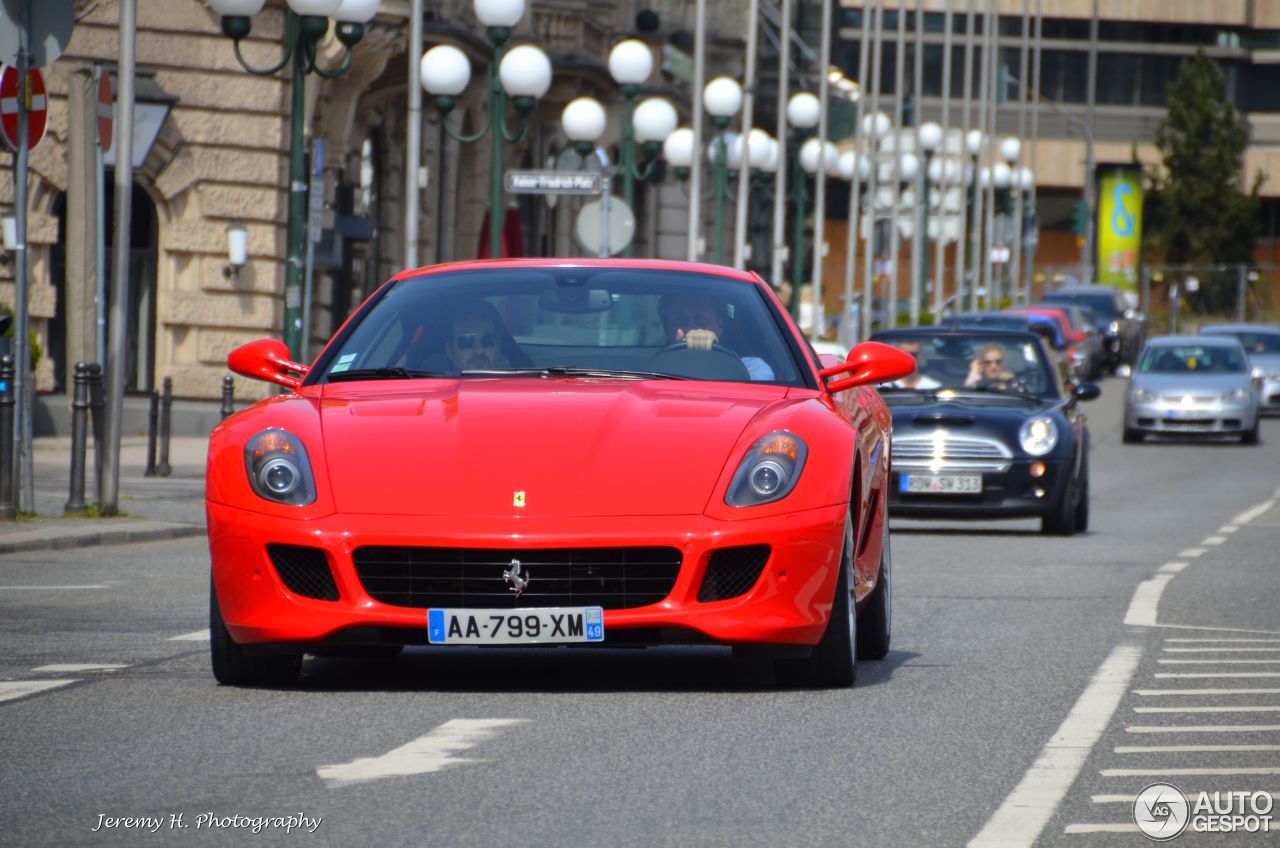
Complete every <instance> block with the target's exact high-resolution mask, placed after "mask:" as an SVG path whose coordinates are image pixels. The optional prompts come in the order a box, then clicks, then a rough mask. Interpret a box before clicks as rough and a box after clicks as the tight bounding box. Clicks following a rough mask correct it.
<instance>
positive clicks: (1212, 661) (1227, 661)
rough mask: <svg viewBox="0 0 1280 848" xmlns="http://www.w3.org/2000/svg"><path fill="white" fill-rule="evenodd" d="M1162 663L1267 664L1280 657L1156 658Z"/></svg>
mask: <svg viewBox="0 0 1280 848" xmlns="http://www.w3.org/2000/svg"><path fill="white" fill-rule="evenodd" d="M1156 662H1157V663H1159V664H1160V665H1203V664H1204V663H1214V664H1216V665H1267V664H1269V663H1280V659H1268V660H1223V659H1217V658H1204V659H1198V660H1156Z"/></svg>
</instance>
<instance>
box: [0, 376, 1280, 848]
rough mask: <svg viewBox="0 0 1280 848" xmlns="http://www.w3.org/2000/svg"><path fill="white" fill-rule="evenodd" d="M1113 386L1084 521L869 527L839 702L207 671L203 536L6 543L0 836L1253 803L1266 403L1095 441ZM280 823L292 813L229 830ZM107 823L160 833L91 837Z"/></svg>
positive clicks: (718, 821) (536, 668) (675, 684)
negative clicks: (1047, 526)
mask: <svg viewBox="0 0 1280 848" xmlns="http://www.w3.org/2000/svg"><path fill="white" fill-rule="evenodd" d="M1122 385H1123V384H1122V383H1121V382H1120V381H1115V380H1111V381H1108V382H1107V383H1106V384H1104V392H1105V394H1104V396H1103V398H1102V399H1100V400H1098V401H1096V402H1094V403H1093V404H1092V405H1091V406H1090V416H1091V426H1092V430H1093V448H1094V453H1093V462H1092V487H1093V524H1092V527H1091V530H1090V532H1089V533H1088V534H1086V535H1084V536H1079V537H1075V538H1069V539H1060V538H1049V537H1041V536H1040V535H1039V533H1038V532H1037V530H1038V523H1037V522H1027V521H1016V522H1004V523H996V524H986V525H973V524H956V523H948V524H937V523H930V522H917V521H909V522H908V521H899V522H895V523H894V526H893V529H894V536H893V545H894V564H895V575H894V576H895V585H894V589H895V593H894V599H895V610H894V624H895V632H894V640H893V651H892V652H891V653H890V655H889V656H888V657H887V658H886V659H885V660H884V661H881V662H877V663H870V662H868V663H864V664H863V665H862V666H861V667H860V670H859V678H858V685H857V686H856V687H855V688H854V689H852V690H849V691H842V692H810V691H803V690H795V689H789V688H785V687H780V686H778V685H777V684H776V683H775V682H774V679H773V676H772V672H771V670H770V669H769V668H768V667H766V666H763V665H758V664H750V663H740V662H735V661H734V660H732V659H731V658H730V656H729V653H728V652H727V651H725V650H721V649H674V648H673V649H661V650H655V649H650V650H646V651H623V650H600V651H567V650H518V651H501V652H499V651H476V650H470V649H454V650H452V651H436V652H432V651H429V650H423V649H416V650H413V651H410V652H407V653H406V654H405V655H404V656H402V657H400V658H398V659H395V660H377V661H371V660H363V661H354V660H351V661H340V660H318V659H313V660H309V661H308V663H307V664H306V665H305V666H304V677H303V679H302V682H301V685H300V686H299V687H298V688H297V689H295V690H292V691H271V690H265V691H264V690H258V691H253V690H238V689H229V688H223V687H219V686H217V685H216V684H215V683H214V681H213V679H212V677H211V676H210V674H209V669H208V657H207V648H208V643H207V642H205V641H197V640H196V639H198V637H199V635H200V631H202V630H203V629H204V628H205V626H206V624H207V603H208V601H207V587H208V577H207V569H208V558H207V552H206V550H205V548H204V545H203V542H201V541H200V540H187V541H182V542H173V543H153V544H147V545H133V546H122V547H113V548H101V549H93V550H81V551H67V552H56V553H47V554H39V555H14V556H10V557H5V558H0V722H2V724H0V727H2V728H3V729H2V730H0V844H13V845H23V846H26V845H57V846H67V845H187V844H192V845H208V844H231V845H240V844H254V845H270V844H298V845H354V844H375V845H385V846H395V845H406V846H498V845H502V846H520V848H526V846H527V847H528V848H533V847H534V846H564V845H573V844H577V845H596V844H599V845H610V846H646V848H647V846H665V845H671V846H722V845H723V846H730V845H732V846H792V845H801V844H803V845H810V846H849V845H858V846H863V845H865V846H933V845H965V844H968V843H970V841H971V840H975V839H976V840H977V841H976V842H975V844H980V845H988V844H991V845H995V844H1006V845H1030V844H1036V845H1055V846H1056V845H1064V846H1094V845H1104V846H1109V845H1143V844H1146V840H1145V839H1144V837H1142V836H1141V835H1140V834H1138V833H1136V832H1134V831H1133V829H1132V828H1133V823H1132V817H1131V816H1132V813H1131V810H1132V802H1131V800H1130V799H1131V798H1132V797H1133V795H1134V794H1135V793H1136V792H1137V791H1138V790H1140V789H1142V787H1143V786H1145V785H1147V784H1148V783H1152V782H1155V781H1157V780H1161V779H1165V778H1166V777H1167V778H1169V779H1171V780H1172V782H1174V783H1175V784H1179V785H1181V786H1182V788H1185V789H1190V790H1199V789H1215V788H1221V789H1248V790H1263V791H1267V792H1274V791H1277V790H1278V789H1280V750H1277V749H1278V748H1280V676H1271V677H1267V676H1261V677H1260V676H1257V675H1267V674H1272V672H1271V669H1275V672H1274V674H1280V659H1272V658H1273V657H1280V641H1275V640H1280V607H1277V605H1276V604H1275V602H1274V598H1275V597H1277V593H1278V592H1280V555H1278V554H1277V551H1280V507H1277V506H1274V505H1273V506H1272V507H1271V508H1270V509H1253V508H1254V507H1256V506H1258V505H1260V504H1263V505H1265V502H1267V501H1270V500H1273V499H1274V498H1275V497H1276V491H1277V486H1280V421H1268V422H1266V423H1265V424H1264V428H1263V444H1262V445H1261V446H1259V447H1242V446H1238V445H1234V444H1215V445H1204V444H1159V445H1155V444H1148V445H1142V446H1128V445H1123V446H1122V445H1121V444H1120V438H1119V434H1120V425H1119V421H1120V397H1119V391H1120V388H1121V386H1122ZM1195 551H1200V553H1195ZM1182 564H1185V565H1182ZM1140 585H1141V586H1142V587H1143V588H1142V589H1141V590H1140V591H1138V593H1137V597H1136V598H1135V590H1138V589H1139V587H1140ZM1153 595H1158V603H1155V602H1154V601H1153V597H1152V596H1153ZM1126 619H1127V620H1128V621H1129V622H1130V623H1128V624H1126ZM188 635H191V636H193V638H192V639H189V640H178V641H174V637H180V636H188ZM1186 640H1198V641H1186ZM1211 640H1260V641H1211ZM1267 640H1272V641H1267ZM1243 648H1252V649H1255V650H1251V651H1244V650H1241V649H1243ZM1193 649H1194V650H1193ZM1228 649H1230V650H1228ZM1256 649H1261V650H1256ZM57 664H95V665H111V666H119V667H118V668H111V669H97V670H94V669H83V668H81V669H75V668H56V667H55V668H45V667H47V666H55V665H57ZM1169 674H1178V675H1185V674H1192V675H1196V676H1194V677H1166V676H1165V675H1169ZM1205 674H1231V675H1248V676H1232V677H1205V676H1202V675H1205ZM54 681H74V682H68V683H62V684H57V685H55V684H54ZM41 684H47V685H48V687H49V688H46V689H44V690H42V691H36V692H33V693H32V694H28V695H25V696H23V697H17V696H16V695H17V694H18V693H19V692H27V691H30V690H31V688H32V687H34V686H38V685H41ZM1160 689H1168V690H1177V691H1178V692H1180V693H1185V694H1175V693H1163V692H1157V690H1160ZM1188 690H1190V691H1188ZM1195 690H1203V691H1195ZM1238 690H1254V691H1238ZM1152 692H1156V694H1150V693H1152ZM1144 693H1145V694H1144ZM1242 707H1252V708H1254V709H1241V708H1242ZM1153 708H1155V709H1156V711H1154V712H1153V711H1152V709H1153ZM1190 727H1195V728H1198V729H1195V730H1190V729H1185V728H1190ZM1249 728H1262V729H1249ZM1268 728H1269V729H1268ZM403 746H410V747H412V748H413V750H415V751H416V752H417V756H416V757H415V756H406V755H404V752H403V751H402V752H401V753H400V754H393V752H396V751H397V749H402V747H403ZM1228 746H1230V747H1228ZM1240 746H1244V747H1240ZM1189 748H1190V749H1195V750H1187V749H1189ZM1152 749H1156V750H1152ZM432 752H434V753H432ZM428 753H431V754H432V755H431V756H427V754H428ZM366 760H368V762H362V761H366ZM352 764H355V765H352ZM405 764H410V765H412V764H417V767H418V768H421V767H422V766H423V764H426V765H428V766H431V768H432V769H433V770H430V771H424V772H420V773H415V774H402V775H388V772H394V771H395V770H396V769H398V768H401V769H403V768H404V767H405ZM1170 775H1172V776H1171V777H1170ZM208 815H212V816H213V817H214V818H215V820H216V821H215V822H214V824H215V825H216V826H214V827H208V826H201V825H207V824H208V823H209V822H208V819H203V820H202V819H200V818H199V817H201V816H208ZM291 815H292V816H306V817H308V818H310V819H312V820H313V821H312V822H310V823H309V824H308V825H304V826H303V827H302V828H301V829H293V830H292V832H289V833H286V832H285V831H284V830H283V829H280V828H279V827H278V826H277V824H276V823H274V822H268V823H267V825H266V826H265V828H264V829H263V830H262V831H261V832H260V833H258V834H256V835H255V834H254V833H253V830H252V824H253V823H252V819H253V818H254V817H268V818H270V817H287V816H291ZM104 816H105V817H108V818H103V817H104ZM130 816H133V817H140V816H142V817H145V816H153V817H159V821H160V824H159V825H158V826H157V829H156V832H154V833H152V832H150V830H151V828H152V827H153V826H154V825H153V824H146V825H143V826H139V825H138V824H136V823H134V824H132V825H130V824H128V823H120V822H116V824H118V825H120V826H116V827H109V826H107V825H108V824H109V823H111V819H110V818H109V817H130ZM175 816H180V817H181V819H180V821H179V820H178V819H176V818H175ZM235 816H239V817H241V818H239V819H236V818H232V817H235ZM316 818H319V819H320V821H319V823H318V824H315V823H314V819H316ZM246 823H247V824H246ZM309 828H310V832H309ZM1126 828H1127V829H1126ZM95 829H96V830H95ZM1122 829H1123V830H1122ZM1272 838H1273V837H1267V836H1263V835H1249V834H1244V833H1235V834H1230V835H1221V836H1206V835H1201V834H1190V833H1188V834H1185V835H1183V836H1182V837H1180V838H1179V840H1178V843H1177V844H1183V843H1185V844H1190V845H1196V844H1224V845H1231V846H1235V845H1240V846H1244V845H1261V844H1269V843H1270V844H1274V842H1271V839H1272Z"/></svg>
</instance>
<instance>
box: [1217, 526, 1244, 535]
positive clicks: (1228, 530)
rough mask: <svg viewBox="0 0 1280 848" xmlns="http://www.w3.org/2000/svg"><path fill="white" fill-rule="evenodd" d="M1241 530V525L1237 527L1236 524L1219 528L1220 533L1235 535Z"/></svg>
mask: <svg viewBox="0 0 1280 848" xmlns="http://www.w3.org/2000/svg"><path fill="white" fill-rule="evenodd" d="M1239 529H1240V527H1239V525H1236V524H1224V525H1222V526H1221V527H1219V528H1218V532H1219V533H1234V532H1236V531H1237V530H1239Z"/></svg>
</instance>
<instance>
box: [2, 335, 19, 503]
mask: <svg viewBox="0 0 1280 848" xmlns="http://www.w3.org/2000/svg"><path fill="white" fill-rule="evenodd" d="M16 480H17V475H15V474H14V473H13V355H12V354H8V353H6V354H5V355H4V356H0V520H4V521H13V520H14V519H15V518H17V517H18V506H17V504H18V500H17V497H16V495H17V492H15V491H14V483H15V482H16Z"/></svg>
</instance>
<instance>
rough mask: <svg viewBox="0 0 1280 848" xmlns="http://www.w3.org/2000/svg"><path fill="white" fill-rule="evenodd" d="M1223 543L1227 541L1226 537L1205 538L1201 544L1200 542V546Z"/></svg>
mask: <svg viewBox="0 0 1280 848" xmlns="http://www.w3.org/2000/svg"><path fill="white" fill-rule="evenodd" d="M1225 541H1227V537H1226V536H1206V537H1205V539H1204V541H1203V542H1201V543H1200V544H1202V545H1221V544H1222V543H1223V542H1225Z"/></svg>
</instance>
